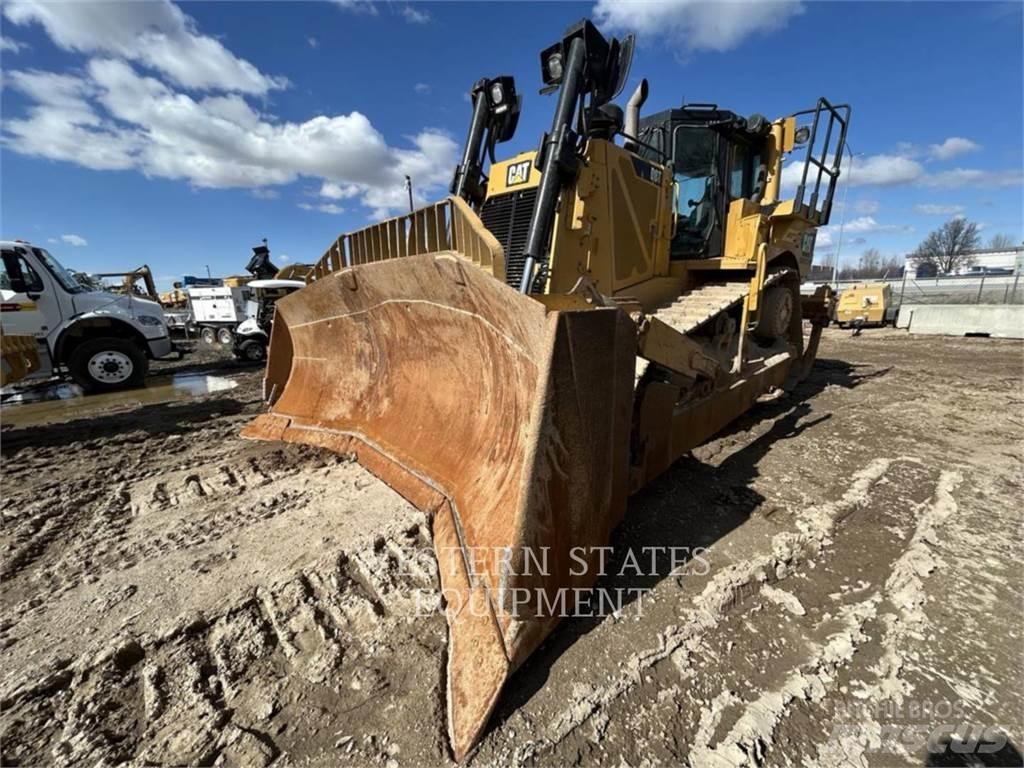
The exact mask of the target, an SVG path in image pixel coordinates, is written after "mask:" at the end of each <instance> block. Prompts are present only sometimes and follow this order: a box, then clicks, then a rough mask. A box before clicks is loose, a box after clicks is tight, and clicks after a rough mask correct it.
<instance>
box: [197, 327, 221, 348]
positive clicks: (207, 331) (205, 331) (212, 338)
mask: <svg viewBox="0 0 1024 768" xmlns="http://www.w3.org/2000/svg"><path fill="white" fill-rule="evenodd" d="M199 338H200V339H202V340H203V344H211V345H212V344H214V343H216V341H217V332H216V331H214V330H213V328H209V327H207V326H205V325H204V326H203V328H202V330H200V331H199Z"/></svg>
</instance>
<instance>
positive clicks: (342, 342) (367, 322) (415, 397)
mask: <svg viewBox="0 0 1024 768" xmlns="http://www.w3.org/2000/svg"><path fill="white" fill-rule="evenodd" d="M632 47H633V41H632V38H631V37H627V38H625V39H624V40H618V39H611V40H609V39H606V38H605V37H604V36H602V34H601V33H600V32H599V31H598V30H597V29H596V28H595V27H594V26H593V25H592V24H591V23H590V22H589V21H586V20H584V21H581V22H580V23H578V24H576V25H574V26H573V27H571V28H570V29H569V30H567V32H566V33H565V35H564V37H563V38H561V39H560V40H558V41H557V42H556V43H555V44H554V45H552V46H551V47H550V48H548V49H547V50H545V51H544V52H543V53H542V55H541V64H542V75H543V81H544V84H545V90H547V91H550V92H553V93H556V94H557V97H556V101H555V113H554V118H553V121H552V124H551V130H550V132H548V133H546V134H545V135H544V137H543V139H542V142H541V144H540V147H539V149H538V150H537V151H535V152H527V153H524V154H520V155H517V156H515V157H513V158H511V159H508V160H503V161H501V162H496V161H495V158H494V148H495V145H496V144H498V143H500V142H503V141H506V140H508V139H509V138H510V137H511V136H512V133H513V131H514V130H515V127H516V123H517V120H518V116H519V110H520V104H521V100H520V98H519V97H518V96H517V94H516V90H515V84H514V82H513V81H512V78H511V77H507V76H504V77H497V78H493V79H487V80H481V81H479V82H478V83H476V85H474V87H473V89H472V93H471V95H472V104H473V114H472V120H471V125H470V130H469V133H468V136H467V140H466V144H465V149H464V152H463V156H462V162H461V163H460V164H459V165H458V167H457V168H456V171H455V175H454V180H453V183H452V189H451V191H452V195H451V196H450V197H449V198H447V199H445V200H443V201H441V202H438V203H435V204H433V205H428V206H427V207H425V208H421V209H419V210H416V211H414V212H412V213H410V214H408V215H404V216H399V217H397V218H393V219H389V220H387V221H383V222H381V223H379V224H374V225H372V226H369V227H367V228H365V229H361V230H359V231H355V232H350V233H347V234H344V235H342V236H341V237H340V238H338V240H337V241H336V242H335V243H333V244H332V245H331V246H330V248H329V249H328V250H327V252H326V253H325V254H324V256H323V258H321V259H320V261H319V262H318V263H317V264H316V266H315V268H314V270H313V272H312V274H311V275H310V276H309V278H308V285H307V286H306V287H305V288H303V289H301V290H299V291H297V292H296V293H294V294H292V295H290V296H288V297H286V298H283V299H281V301H280V302H278V304H277V321H276V322H275V323H274V326H273V333H272V338H271V346H270V356H269V359H268V363H267V370H266V377H265V381H264V386H265V395H266V398H267V400H268V402H269V403H270V405H271V408H270V411H269V413H267V414H264V415H262V416H260V417H258V418H257V419H256V420H255V421H254V422H253V423H252V424H250V425H249V426H248V427H246V429H245V431H244V434H245V435H246V436H248V437H252V438H259V439H268V440H288V441H295V442H301V443H307V444H311V445H316V446H323V447H326V448H330V449H332V450H334V451H338V452H343V453H347V454H354V455H355V456H356V457H357V458H358V460H359V462H360V463H362V464H363V465H364V466H365V467H367V468H368V469H369V470H370V471H372V472H373V473H374V474H376V475H377V476H378V477H380V478H381V479H382V480H383V481H384V482H386V483H388V484H389V485H390V486H392V487H393V488H394V489H396V490H397V491H398V492H399V493H401V494H402V495H403V496H405V497H406V498H407V499H408V500H410V501H411V502H412V503H414V504H415V505H417V506H418V507H419V508H420V509H422V510H424V512H425V513H426V514H427V515H428V516H429V518H430V520H431V521H432V529H433V537H434V547H435V551H436V554H437V558H438V563H439V569H440V577H441V585H442V588H443V592H444V597H445V604H446V615H447V620H448V624H449V649H448V683H447V685H448V697H447V698H448V701H447V704H448V720H449V736H450V739H451V745H452V750H453V753H454V755H455V757H456V759H462V758H463V757H464V756H465V755H466V754H467V753H468V752H469V751H470V750H471V749H472V747H473V746H474V745H475V744H476V742H477V741H478V739H479V738H480V736H481V734H482V732H483V729H484V728H485V726H486V724H487V720H488V717H489V715H490V713H491V711H492V709H493V708H494V705H495V702H496V701H497V698H498V696H499V693H500V691H501V689H502V686H503V684H504V683H505V681H506V680H507V679H508V677H509V675H510V674H511V673H512V671H513V670H515V669H516V668H517V667H518V666H519V665H521V664H522V663H523V662H524V660H525V659H527V657H529V655H530V654H531V653H532V652H533V651H534V650H535V649H536V648H537V647H538V646H539V645H540V643H541V642H542V641H543V640H544V639H545V637H546V636H547V635H548V634H549V633H550V632H551V630H552V629H553V628H554V627H555V625H556V624H557V623H558V621H559V619H560V617H561V615H562V613H563V612H562V611H560V610H557V609H553V607H554V606H564V605H565V601H564V600H561V601H560V599H559V596H560V595H564V594H565V593H566V591H570V590H573V589H585V588H589V587H591V586H592V585H593V583H594V581H595V579H596V572H597V568H596V566H595V559H596V558H597V557H598V556H599V555H600V549H601V548H603V547H605V546H606V545H607V543H608V540H609V536H610V534H611V532H612V530H613V529H614V528H615V527H616V525H618V523H619V522H620V520H621V519H622V517H623V515H624V513H625V509H626V500H627V498H628V497H629V495H630V493H632V492H634V491H636V490H638V489H640V488H642V487H643V486H644V485H645V484H647V483H649V482H650V481H651V480H652V479H653V478H655V477H657V476H658V474H659V473H661V472H664V471H665V470H666V469H667V468H668V467H669V466H670V465H671V464H672V463H673V462H674V461H675V460H676V459H678V458H679V457H681V456H683V455H684V454H686V453H687V452H688V451H690V450H691V449H692V448H693V447H695V446H697V445H699V444H700V443H702V442H704V441H706V440H707V439H708V438H710V437H711V436H712V435H714V434H715V433H716V432H717V431H719V430H720V429H721V428H722V427H724V426H725V425H727V424H728V423H729V422H731V421H732V420H733V419H735V418H736V417H737V416H739V415H740V414H742V413H743V412H744V411H746V410H747V409H749V408H750V407H751V406H752V405H753V404H754V403H755V401H757V400H758V398H761V397H762V396H765V395H770V394H771V393H773V392H776V391H781V390H782V389H783V388H784V387H785V386H787V383H789V384H792V383H793V382H795V381H797V380H799V379H800V378H801V377H802V376H803V375H805V374H806V372H807V370H808V368H809V366H810V364H811V363H812V361H813V358H814V355H815V351H816V348H817V345H818V338H819V336H820V332H821V328H822V327H823V326H825V325H827V323H828V319H829V311H830V306H829V301H830V298H829V294H828V291H827V289H824V288H823V289H822V290H820V291H819V292H818V293H816V294H815V295H814V296H813V297H808V298H806V299H804V301H803V303H801V299H800V294H799V285H800V282H801V279H802V278H803V276H804V275H806V274H807V272H808V271H809V269H810V265H811V258H812V251H813V247H814V239H815V231H816V229H817V228H818V227H819V226H822V225H824V224H826V223H827V222H828V220H829V214H830V210H831V207H832V199H833V193H834V191H835V186H836V182H837V179H838V177H839V162H840V158H841V157H842V153H843V146H844V142H845V137H846V131H847V126H848V121H849V111H850V110H849V108H848V107H846V106H833V105H832V104H830V103H829V102H828V101H826V100H825V99H820V100H819V101H818V103H817V105H816V106H815V107H814V108H812V109H809V110H807V111H804V112H798V113H796V114H794V115H790V116H788V117H783V118H781V119H778V120H775V121H769V120H766V119H765V118H763V117H760V116H757V115H755V116H753V117H751V118H746V119H744V118H742V117H740V116H738V115H737V114H734V113H733V112H730V111H728V110H725V109H721V108H719V107H717V106H715V105H710V104H690V105H685V106H682V107H680V108H677V109H669V110H666V111H663V112H659V113H658V114H653V115H648V116H644V117H643V118H641V116H640V109H641V107H642V105H643V102H644V100H645V99H646V95H647V82H646V81H643V82H641V83H640V86H639V87H638V88H637V90H636V92H635V93H634V94H633V96H632V97H631V98H630V99H629V102H628V105H627V108H626V110H625V111H623V109H621V108H620V107H618V106H616V105H614V104H613V103H612V100H613V99H614V98H615V97H616V96H617V95H618V93H619V92H620V91H621V89H622V86H623V84H624V83H625V81H626V78H627V74H628V71H629V64H630V59H631V54H632ZM798 145H801V146H803V145H806V148H807V152H806V157H805V158H804V159H803V160H802V161H801V164H800V165H794V166H793V168H794V170H795V171H797V172H796V173H794V174H793V176H792V179H793V180H794V181H795V190H794V192H793V194H792V195H791V196H788V197H786V198H785V199H783V195H782V193H781V189H782V177H783V160H784V157H786V156H787V154H788V153H790V152H791V151H792V150H793V149H794V148H795V147H796V146H798ZM488 159H489V162H490V172H489V174H487V175H485V173H484V170H485V167H486V166H487V163H488ZM786 175H787V179H788V178H789V174H788V173H787V174H786ZM805 320H807V321H810V325H811V330H810V332H809V335H808V337H807V338H806V339H805V336H804V321H805ZM536 563H542V564H543V567H539V568H538V567H535V565H536ZM524 596H526V598H527V599H524Z"/></svg>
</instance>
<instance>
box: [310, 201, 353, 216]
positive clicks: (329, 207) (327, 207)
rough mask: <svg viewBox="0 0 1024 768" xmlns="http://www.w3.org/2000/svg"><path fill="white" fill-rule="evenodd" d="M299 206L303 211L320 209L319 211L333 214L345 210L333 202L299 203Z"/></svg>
mask: <svg viewBox="0 0 1024 768" xmlns="http://www.w3.org/2000/svg"><path fill="white" fill-rule="evenodd" d="M299 208H301V209H302V210H304V211H320V212H321V213H331V214H334V215H337V214H339V213H344V212H345V209H344V208H342V207H341V206H340V205H335V204H334V203H317V204H315V205H314V204H313V203H299Z"/></svg>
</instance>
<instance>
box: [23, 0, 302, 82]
mask: <svg viewBox="0 0 1024 768" xmlns="http://www.w3.org/2000/svg"><path fill="white" fill-rule="evenodd" d="M3 13H4V15H5V16H6V17H7V19H8V21H10V22H12V23H13V24H16V25H19V26H25V25H28V24H32V23H37V24H41V25H42V26H43V27H44V28H45V29H46V32H47V34H48V35H49V36H50V38H51V39H52V40H53V42H54V43H56V44H57V45H58V46H60V47H61V48H63V49H65V50H68V51H78V52H81V53H87V54H93V53H102V54H110V55H114V56H118V57H120V58H123V59H127V60H129V61H134V62H137V63H139V64H142V65H144V66H146V67H150V68H152V69H154V70H157V71H158V72H160V73H162V74H163V75H165V76H167V77H168V78H170V80H171V81H173V82H174V83H176V84H178V85H181V86H184V87H185V88H193V89H198V90H206V89H217V90H225V91H238V92H240V93H250V94H261V95H262V94H265V93H266V92H267V91H269V90H271V89H274V88H283V87H285V86H286V85H287V84H288V81H287V80H286V79H285V78H282V77H272V76H269V75H265V74H263V73H262V72H260V71H259V70H258V69H257V68H256V67H254V66H253V65H252V64H250V63H249V62H248V61H246V60H244V59H240V58H238V57H236V56H235V55H234V54H232V53H231V52H230V51H228V49H227V48H225V47H224V45H223V44H222V43H221V42H220V41H219V40H216V39H214V38H212V37H210V36H208V35H203V34H200V33H199V31H198V30H197V28H196V24H195V21H194V20H193V19H192V18H191V17H189V16H186V15H185V14H184V13H182V11H181V9H180V8H178V7H177V6H176V5H173V4H171V3H170V2H169V1H168V0H151V1H150V2H125V3H93V2H74V3H56V4H51V3H45V2H40V1H39V0H18V1H17V2H9V3H5V4H4V6H3Z"/></svg>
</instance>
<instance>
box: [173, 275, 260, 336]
mask: <svg viewBox="0 0 1024 768" xmlns="http://www.w3.org/2000/svg"><path fill="white" fill-rule="evenodd" d="M187 293H188V301H189V308H190V311H191V314H192V324H193V326H194V327H195V330H196V332H197V333H198V334H199V338H200V339H202V340H203V341H204V342H206V343H207V344H213V343H215V342H219V343H221V344H225V345H226V344H231V343H232V342H233V341H234V331H235V328H236V327H237V326H238V324H239V323H241V322H242V321H243V320H245V318H246V303H247V302H248V301H249V299H250V297H251V295H252V291H251V289H250V288H249V286H248V285H239V286H228V285H217V286H189V288H188V289H187Z"/></svg>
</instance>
